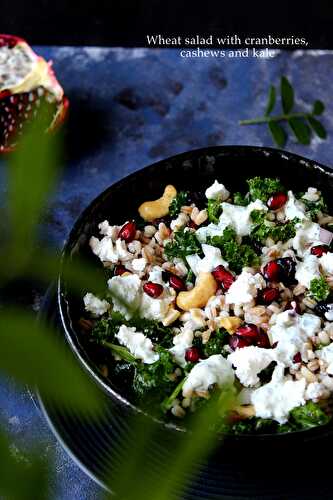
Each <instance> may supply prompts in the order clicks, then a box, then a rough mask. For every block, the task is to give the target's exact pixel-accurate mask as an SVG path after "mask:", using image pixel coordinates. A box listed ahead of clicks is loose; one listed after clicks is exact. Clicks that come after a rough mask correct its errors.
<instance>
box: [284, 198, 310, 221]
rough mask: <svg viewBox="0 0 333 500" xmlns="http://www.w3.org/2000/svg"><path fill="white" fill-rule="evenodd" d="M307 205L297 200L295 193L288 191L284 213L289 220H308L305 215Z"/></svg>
mask: <svg viewBox="0 0 333 500" xmlns="http://www.w3.org/2000/svg"><path fill="white" fill-rule="evenodd" d="M305 210H306V209H305V205H304V203H302V202H301V201H299V200H296V198H295V196H294V193H293V192H292V191H288V201H287V203H286V204H285V207H284V213H285V216H286V219H287V220H293V219H296V218H297V219H300V220H303V219H306V215H305Z"/></svg>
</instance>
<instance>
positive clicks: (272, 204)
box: [267, 192, 288, 210]
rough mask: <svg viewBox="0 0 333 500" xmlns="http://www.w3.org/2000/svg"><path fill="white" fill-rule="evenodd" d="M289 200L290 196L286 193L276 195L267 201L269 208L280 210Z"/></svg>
mask: <svg viewBox="0 0 333 500" xmlns="http://www.w3.org/2000/svg"><path fill="white" fill-rule="evenodd" d="M287 200H288V196H287V195H286V194H285V193H282V192H278V193H274V194H272V196H271V197H270V198H269V200H268V201H267V206H268V208H269V209H270V210H279V208H282V207H283V205H285V204H286V203H287Z"/></svg>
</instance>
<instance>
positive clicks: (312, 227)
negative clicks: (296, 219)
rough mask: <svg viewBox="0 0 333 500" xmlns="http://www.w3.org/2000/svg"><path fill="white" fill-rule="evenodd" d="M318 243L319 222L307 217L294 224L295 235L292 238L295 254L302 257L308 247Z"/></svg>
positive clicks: (319, 242)
mask: <svg viewBox="0 0 333 500" xmlns="http://www.w3.org/2000/svg"><path fill="white" fill-rule="evenodd" d="M320 244H321V241H320V226H319V224H317V223H316V222H312V221H310V220H307V219H304V220H303V221H302V222H300V223H298V224H296V235H295V237H294V239H293V248H294V249H295V250H296V251H297V255H299V256H300V257H303V255H304V254H305V253H306V251H307V250H308V249H309V248H310V247H312V246H313V245H320Z"/></svg>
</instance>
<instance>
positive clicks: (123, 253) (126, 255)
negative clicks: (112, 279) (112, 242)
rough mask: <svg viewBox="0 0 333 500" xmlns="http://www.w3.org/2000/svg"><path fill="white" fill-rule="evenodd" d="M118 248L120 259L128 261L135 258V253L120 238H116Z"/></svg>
mask: <svg viewBox="0 0 333 500" xmlns="http://www.w3.org/2000/svg"><path fill="white" fill-rule="evenodd" d="M116 250H117V253H118V258H119V260H122V261H126V260H131V259H133V255H132V254H131V253H130V252H129V251H128V250H127V247H126V242H125V241H124V240H121V239H120V238H118V239H117V240H116Z"/></svg>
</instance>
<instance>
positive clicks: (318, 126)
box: [308, 116, 327, 139]
mask: <svg viewBox="0 0 333 500" xmlns="http://www.w3.org/2000/svg"><path fill="white" fill-rule="evenodd" d="M308 121H309V123H310V125H311V127H312V130H313V131H314V132H315V133H316V134H317V136H318V137H320V139H326V137H327V132H326V129H325V127H324V125H323V124H322V123H321V122H320V121H319V120H317V119H316V118H314V117H313V116H309V117H308Z"/></svg>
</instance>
